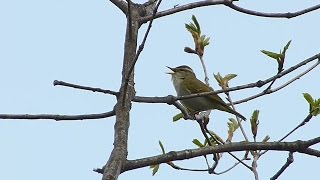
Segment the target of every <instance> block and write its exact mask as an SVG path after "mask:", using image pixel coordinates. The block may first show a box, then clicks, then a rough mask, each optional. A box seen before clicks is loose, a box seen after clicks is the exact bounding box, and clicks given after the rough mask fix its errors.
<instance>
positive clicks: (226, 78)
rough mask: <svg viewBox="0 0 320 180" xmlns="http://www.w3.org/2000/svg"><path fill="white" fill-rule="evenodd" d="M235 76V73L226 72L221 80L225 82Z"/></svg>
mask: <svg viewBox="0 0 320 180" xmlns="http://www.w3.org/2000/svg"><path fill="white" fill-rule="evenodd" d="M235 77H237V75H236V74H227V75H226V76H224V78H223V80H224V81H226V82H229V81H230V80H231V79H233V78H235Z"/></svg>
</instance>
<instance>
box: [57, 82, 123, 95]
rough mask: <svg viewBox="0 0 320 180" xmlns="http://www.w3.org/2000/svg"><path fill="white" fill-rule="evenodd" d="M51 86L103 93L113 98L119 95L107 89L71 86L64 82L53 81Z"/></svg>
mask: <svg viewBox="0 0 320 180" xmlns="http://www.w3.org/2000/svg"><path fill="white" fill-rule="evenodd" d="M53 85H54V86H66V87H71V88H75V89H82V90H88V91H92V92H101V93H104V94H110V95H114V96H118V94H119V92H116V91H111V90H108V89H101V88H94V87H88V86H81V85H77V84H71V83H67V82H64V81H58V80H54V81H53Z"/></svg>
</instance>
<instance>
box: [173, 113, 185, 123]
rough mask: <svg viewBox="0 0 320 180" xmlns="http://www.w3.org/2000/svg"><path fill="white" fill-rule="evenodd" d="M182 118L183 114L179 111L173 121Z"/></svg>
mask: <svg viewBox="0 0 320 180" xmlns="http://www.w3.org/2000/svg"><path fill="white" fill-rule="evenodd" d="M182 118H183V114H182V113H179V114H177V115H175V116H173V118H172V120H173V122H176V121H178V120H180V119H182Z"/></svg>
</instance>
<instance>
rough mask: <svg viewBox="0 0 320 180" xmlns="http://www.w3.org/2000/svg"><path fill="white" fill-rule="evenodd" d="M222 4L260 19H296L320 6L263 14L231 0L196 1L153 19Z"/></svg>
mask: <svg viewBox="0 0 320 180" xmlns="http://www.w3.org/2000/svg"><path fill="white" fill-rule="evenodd" d="M221 4H224V5H225V6H227V7H229V8H231V9H234V10H236V11H238V12H241V13H244V14H249V15H253V16H260V17H272V18H293V17H297V16H300V15H303V14H306V13H309V12H311V11H314V10H317V9H319V8H320V4H318V5H315V6H312V7H309V8H306V9H303V10H300V11H296V12H287V13H265V12H259V11H252V10H248V9H245V8H241V7H239V6H237V5H235V4H234V3H233V1H232V0H203V1H197V2H193V3H188V4H185V5H180V6H177V7H174V8H171V9H168V10H164V11H161V12H158V13H157V14H156V15H155V17H154V18H155V19H157V18H160V17H163V16H168V15H170V14H175V13H178V12H182V11H186V10H189V9H194V8H198V7H204V6H212V5H221ZM151 19H152V16H146V17H143V18H142V21H143V23H146V22H147V21H150V20H151Z"/></svg>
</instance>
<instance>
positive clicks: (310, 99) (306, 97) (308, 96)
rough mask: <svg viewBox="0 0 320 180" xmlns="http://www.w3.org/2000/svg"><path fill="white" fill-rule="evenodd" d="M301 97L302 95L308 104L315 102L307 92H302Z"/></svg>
mask: <svg viewBox="0 0 320 180" xmlns="http://www.w3.org/2000/svg"><path fill="white" fill-rule="evenodd" d="M303 97H304V99H306V100H307V101H308V103H309V104H310V105H314V104H315V102H314V100H313V98H312V96H311V95H310V94H309V93H303Z"/></svg>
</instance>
